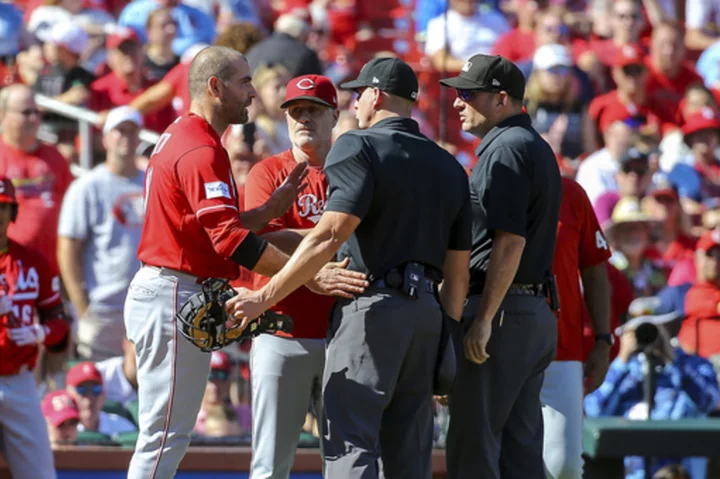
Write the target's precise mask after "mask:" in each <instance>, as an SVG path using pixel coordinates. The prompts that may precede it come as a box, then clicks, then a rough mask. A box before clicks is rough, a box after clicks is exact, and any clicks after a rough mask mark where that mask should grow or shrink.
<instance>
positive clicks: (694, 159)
mask: <svg viewBox="0 0 720 479" xmlns="http://www.w3.org/2000/svg"><path fill="white" fill-rule="evenodd" d="M681 132H682V134H683V139H684V141H685V144H686V145H687V146H688V147H689V148H690V152H691V154H690V157H689V158H688V159H687V160H685V161H683V162H681V163H678V164H677V165H675V166H674V167H673V169H672V171H670V174H669V175H668V176H669V178H670V181H672V182H675V183H678V188H679V192H680V196H681V197H684V200H683V201H684V202H685V203H690V204H686V205H685V206H686V207H687V208H692V209H694V210H698V211H699V210H700V204H699V203H700V202H702V201H703V200H705V199H707V198H714V197H718V196H720V160H719V159H718V154H717V150H718V148H720V118H718V116H717V113H716V112H715V111H714V110H712V109H710V108H704V109H702V110H700V111H699V112H696V113H694V114H692V115H690V117H689V118H688V119H687V121H686V122H685V124H684V125H683V127H682V129H681ZM683 186H684V187H683Z"/></svg>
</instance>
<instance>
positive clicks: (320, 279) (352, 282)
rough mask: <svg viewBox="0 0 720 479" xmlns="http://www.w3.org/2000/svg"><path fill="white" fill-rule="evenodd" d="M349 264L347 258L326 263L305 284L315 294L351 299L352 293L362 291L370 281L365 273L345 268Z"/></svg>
mask: <svg viewBox="0 0 720 479" xmlns="http://www.w3.org/2000/svg"><path fill="white" fill-rule="evenodd" d="M349 264H350V259H349V258H345V259H344V260H343V261H340V262H339V263H334V262H331V263H328V264H326V265H325V266H323V268H322V269H321V270H320V271H318V273H317V274H316V275H315V278H313V279H311V280H310V281H308V282H307V283H306V284H305V286H307V287H308V289H310V290H311V291H312V292H314V293H317V294H324V295H326V296H339V297H341V298H347V299H352V298H353V294H360V293H363V292H364V291H365V288H367V287H368V286H369V285H370V283H368V281H367V276H366V275H365V273H359V272H357V271H350V270H349V269H347V267H348V265H349Z"/></svg>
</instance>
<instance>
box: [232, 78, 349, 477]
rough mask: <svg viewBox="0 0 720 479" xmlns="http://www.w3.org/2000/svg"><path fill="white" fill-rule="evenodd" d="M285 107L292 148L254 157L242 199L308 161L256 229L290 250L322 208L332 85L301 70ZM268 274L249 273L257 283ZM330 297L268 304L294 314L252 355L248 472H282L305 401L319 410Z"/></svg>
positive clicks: (333, 116)
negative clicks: (291, 190) (276, 213)
mask: <svg viewBox="0 0 720 479" xmlns="http://www.w3.org/2000/svg"><path fill="white" fill-rule="evenodd" d="M281 107H282V108H284V109H285V116H286V118H287V123H288V130H289V133H290V140H291V141H292V144H293V147H292V149H290V150H288V151H285V152H283V153H280V154H279V155H276V156H272V157H270V158H266V159H264V160H262V161H260V162H259V163H257V164H256V165H255V166H253V168H252V169H251V170H250V172H249V173H248V177H247V181H246V183H245V205H246V207H247V208H257V207H260V206H262V205H263V204H264V203H265V202H267V201H268V200H269V199H270V197H271V195H272V193H273V191H275V190H276V189H277V188H278V187H279V186H281V185H282V183H283V181H284V180H285V178H286V177H287V176H288V175H289V174H290V173H291V172H292V171H293V169H295V167H296V166H297V164H298V163H307V165H308V168H307V172H308V174H307V178H306V179H305V181H306V183H307V188H305V189H304V190H303V191H302V193H301V194H300V196H299V197H298V198H297V201H295V203H294V204H293V206H292V207H291V208H290V209H289V210H288V212H287V213H285V214H284V215H283V216H281V217H279V218H276V219H274V220H272V221H270V223H269V224H268V226H267V227H265V228H264V229H263V230H262V231H261V232H260V234H261V237H263V238H265V239H267V240H268V241H269V242H270V243H272V244H274V245H275V246H277V247H278V248H280V249H281V250H283V251H285V252H286V253H288V254H291V253H292V252H294V251H295V248H297V246H298V244H300V241H301V240H302V238H303V237H304V235H305V234H307V233H308V232H309V231H310V230H312V228H313V227H314V226H315V224H317V222H318V220H319V219H320V216H321V215H322V213H323V211H324V210H325V204H326V201H327V188H328V183H327V180H326V178H325V174H324V173H323V171H322V168H323V165H324V164H325V157H326V156H327V154H328V152H329V151H330V147H331V146H332V129H333V127H334V126H335V124H336V123H337V119H338V110H337V92H336V91H335V87H334V86H333V84H332V81H331V80H330V79H329V78H327V77H324V76H319V75H304V76H300V77H297V78H294V79H292V80H290V82H289V83H288V84H287V88H286V93H285V102H284V103H283V104H282V105H281ZM267 281H268V280H267V278H265V277H262V276H259V275H255V284H254V286H255V289H257V288H260V287H262V286H264V285H265V284H266V283H267ZM334 303H335V299H334V298H332V297H329V296H319V295H317V294H315V293H312V292H310V290H308V289H307V288H300V289H298V290H296V291H295V292H293V293H292V294H291V295H290V296H288V297H287V298H285V299H284V300H282V301H281V302H280V303H278V304H277V305H276V306H275V307H273V309H274V310H275V311H279V312H282V313H285V314H288V315H290V316H291V317H292V318H293V319H294V321H295V328H294V331H293V334H292V337H279V336H270V335H261V336H259V337H257V338H255V339H254V340H253V347H252V351H251V355H250V364H251V368H250V373H251V374H252V376H251V384H252V413H253V418H252V437H253V456H252V465H251V469H250V477H251V478H253V479H255V478H268V479H287V478H288V477H289V475H290V469H291V467H292V463H293V459H294V458H295V448H296V447H297V442H298V438H299V436H300V432H301V430H302V426H303V423H304V422H305V416H306V414H307V410H308V404H310V405H311V406H312V409H313V411H314V412H315V414H316V415H317V416H318V417H320V413H321V411H322V407H321V391H320V387H319V385H320V384H321V383H322V377H323V367H324V364H325V335H326V331H327V319H328V317H329V315H330V309H331V308H332V305H333V304H334Z"/></svg>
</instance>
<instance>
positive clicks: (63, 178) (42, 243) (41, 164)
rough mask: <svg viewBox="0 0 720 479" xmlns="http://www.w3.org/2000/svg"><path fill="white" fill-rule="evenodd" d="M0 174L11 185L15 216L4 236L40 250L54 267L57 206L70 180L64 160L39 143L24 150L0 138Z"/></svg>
mask: <svg viewBox="0 0 720 479" xmlns="http://www.w3.org/2000/svg"><path fill="white" fill-rule="evenodd" d="M0 175H2V176H6V177H8V178H10V180H11V181H12V183H13V185H14V186H15V196H16V198H17V201H18V216H17V219H16V220H15V222H14V223H10V226H9V227H8V236H9V237H10V238H12V239H14V240H15V241H17V242H18V243H20V244H22V245H24V246H26V247H28V248H31V249H33V250H37V251H39V252H40V253H42V254H43V255H44V256H45V258H46V260H47V261H48V262H49V263H50V266H52V267H53V268H54V269H57V230H58V221H59V219H60V208H61V207H62V201H63V197H64V196H65V191H67V189H68V186H70V183H72V181H73V176H72V173H70V167H69V166H68V163H67V161H66V160H65V158H63V156H62V155H61V154H60V152H59V151H58V150H57V148H55V147H54V146H50V145H45V144H42V143H40V144H39V145H38V147H37V148H36V149H35V151H32V152H25V151H22V150H18V149H17V148H13V147H12V146H10V145H7V144H5V143H3V142H2V141H1V140H0Z"/></svg>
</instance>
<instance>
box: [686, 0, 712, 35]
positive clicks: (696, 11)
mask: <svg viewBox="0 0 720 479" xmlns="http://www.w3.org/2000/svg"><path fill="white" fill-rule="evenodd" d="M711 26H714V27H717V26H720V0H686V3H685V27H686V28H692V29H705V28H707V27H711Z"/></svg>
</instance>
